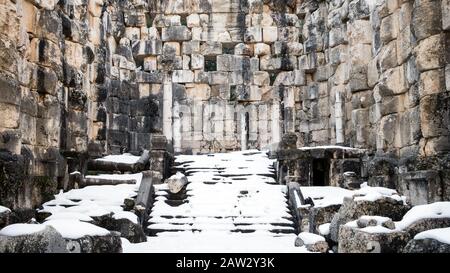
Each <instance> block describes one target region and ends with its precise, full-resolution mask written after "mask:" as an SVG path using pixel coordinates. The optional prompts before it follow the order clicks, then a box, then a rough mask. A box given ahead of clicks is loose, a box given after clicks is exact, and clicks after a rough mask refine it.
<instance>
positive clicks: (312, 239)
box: [297, 232, 325, 245]
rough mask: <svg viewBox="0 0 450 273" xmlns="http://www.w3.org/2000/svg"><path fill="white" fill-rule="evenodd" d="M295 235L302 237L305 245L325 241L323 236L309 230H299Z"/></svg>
mask: <svg viewBox="0 0 450 273" xmlns="http://www.w3.org/2000/svg"><path fill="white" fill-rule="evenodd" d="M297 237H298V238H300V239H302V241H303V243H304V244H305V245H313V244H315V243H318V242H322V241H325V238H324V237H322V236H320V235H317V234H314V233H309V232H300V234H299V235H298V236H297Z"/></svg>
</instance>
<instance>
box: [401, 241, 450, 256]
mask: <svg viewBox="0 0 450 273" xmlns="http://www.w3.org/2000/svg"><path fill="white" fill-rule="evenodd" d="M403 253H450V245H449V244H446V243H442V242H440V241H438V240H434V239H421V240H414V239H413V240H411V241H409V242H408V244H407V245H406V246H405V248H403Z"/></svg>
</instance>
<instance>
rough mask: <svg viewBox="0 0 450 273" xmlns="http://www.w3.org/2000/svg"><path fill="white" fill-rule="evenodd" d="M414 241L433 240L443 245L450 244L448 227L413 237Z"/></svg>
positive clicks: (427, 231)
mask: <svg viewBox="0 0 450 273" xmlns="http://www.w3.org/2000/svg"><path fill="white" fill-rule="evenodd" d="M414 239H415V240H422V239H434V240H437V241H439V242H441V243H444V244H450V227H447V228H436V229H430V230H426V231H423V232H421V233H419V234H417V235H416V236H414Z"/></svg>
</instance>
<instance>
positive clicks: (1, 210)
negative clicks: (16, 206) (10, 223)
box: [0, 206, 11, 213]
mask: <svg viewBox="0 0 450 273" xmlns="http://www.w3.org/2000/svg"><path fill="white" fill-rule="evenodd" d="M10 211H11V210H10V209H8V208H7V207H4V206H0V213H4V212H10Z"/></svg>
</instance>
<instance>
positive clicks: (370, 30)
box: [0, 0, 450, 207]
mask: <svg viewBox="0 0 450 273" xmlns="http://www.w3.org/2000/svg"><path fill="white" fill-rule="evenodd" d="M449 5H450V3H449V1H448V0H148V1H145V0H132V1H121V0H108V1H105V0H62V1H56V0H49V1H43V0H0V113H1V114H2V117H1V118H0V136H1V137H0V167H1V168H0V201H1V202H0V203H2V204H3V205H7V206H9V207H32V206H34V205H36V204H39V203H40V202H41V201H42V200H43V199H45V198H47V197H48V196H50V195H51V194H52V193H54V192H55V190H56V189H57V188H66V187H67V179H68V174H69V173H71V172H73V171H82V172H83V171H84V170H85V162H86V160H87V159H88V158H90V157H96V156H100V155H102V154H109V153H120V152H123V151H131V152H138V151H140V150H141V149H143V148H149V146H150V135H151V134H152V133H163V134H164V135H165V136H166V137H167V139H168V140H169V143H170V145H171V146H173V149H174V151H175V152H177V153H191V152H192V153H206V152H216V151H229V150H239V149H250V148H263V147H265V146H267V145H270V144H272V143H277V142H279V141H280V139H281V136H282V135H283V134H284V133H287V132H292V133H296V134H297V135H298V143H297V146H299V147H301V146H317V145H328V144H344V145H347V146H352V147H357V148H364V149H367V150H368V158H367V159H366V160H365V168H366V169H367V171H364V173H366V174H367V179H368V180H369V183H370V184H373V185H384V186H390V187H397V188H398V189H401V190H402V191H403V192H421V193H424V195H423V196H421V197H420V198H421V199H420V200H424V199H426V200H428V201H429V200H435V199H436V200H439V198H440V199H443V198H447V197H448V196H450V186H449V184H450V182H449V180H450V179H449V177H450V173H449V169H450V166H449V164H450V163H449V162H450V160H449V150H450V141H449V135H450V130H449V120H450V117H449V114H450V112H449V109H450V107H449V103H450V99H449V90H450V67H449V63H450V50H449V43H450V37H449V36H450V21H449V19H448V18H450V7H449ZM430 181H431V182H430Z"/></svg>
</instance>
